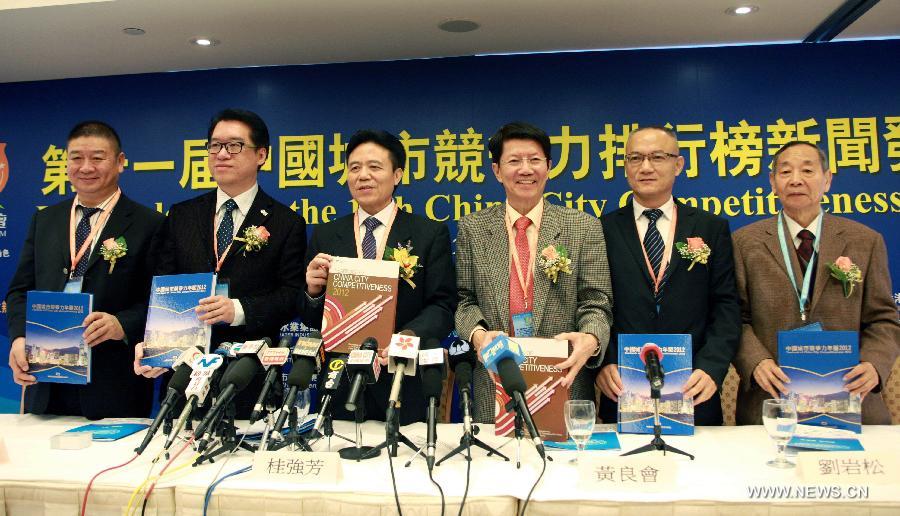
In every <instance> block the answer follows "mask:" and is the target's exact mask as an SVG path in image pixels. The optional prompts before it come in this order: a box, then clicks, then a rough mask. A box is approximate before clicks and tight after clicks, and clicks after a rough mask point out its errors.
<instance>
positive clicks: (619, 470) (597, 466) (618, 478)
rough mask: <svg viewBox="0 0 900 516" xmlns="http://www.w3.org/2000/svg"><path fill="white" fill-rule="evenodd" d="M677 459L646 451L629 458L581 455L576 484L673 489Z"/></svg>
mask: <svg viewBox="0 0 900 516" xmlns="http://www.w3.org/2000/svg"><path fill="white" fill-rule="evenodd" d="M677 478H678V462H676V461H675V459H674V458H672V457H669V456H663V455H661V454H657V453H646V454H642V455H634V456H628V457H603V456H591V455H582V456H581V457H579V458H578V484H579V486H580V487H581V488H582V489H592V490H593V489H597V488H604V487H606V488H610V487H612V488H615V489H616V490H626V491H628V490H633V491H674V490H675V487H676V479H677Z"/></svg>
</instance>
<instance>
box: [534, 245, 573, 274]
mask: <svg viewBox="0 0 900 516" xmlns="http://www.w3.org/2000/svg"><path fill="white" fill-rule="evenodd" d="M540 266H541V270H543V271H544V274H546V275H547V278H549V279H550V281H551V282H552V283H556V280H558V279H559V273H560V272H564V273H566V274H572V267H571V266H572V260H570V259H569V251H568V250H567V249H566V248H565V246H563V245H560V244H557V245H553V244H549V245H548V246H547V247H545V248H543V249H541V256H540Z"/></svg>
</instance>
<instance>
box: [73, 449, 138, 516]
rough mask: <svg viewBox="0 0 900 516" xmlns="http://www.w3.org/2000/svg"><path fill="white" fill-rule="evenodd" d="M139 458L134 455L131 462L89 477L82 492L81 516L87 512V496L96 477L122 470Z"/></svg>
mask: <svg viewBox="0 0 900 516" xmlns="http://www.w3.org/2000/svg"><path fill="white" fill-rule="evenodd" d="M139 456H140V454H138V453H135V454H134V457H132V458H131V460H129V461H128V462H125V463H122V464H119V465H118V466H113V467H111V468H106V469H104V470H103V471H101V472H99V473H97V474H96V475H94V476H93V477H91V481H90V482H88V485H87V489H85V490H84V499H83V500H82V501H81V516H84V514H85V511H87V499H88V494H90V492H91V486H92V485H94V480H97V477H99V476H100V475H102V474H104V473H106V472H107V471H112V470H114V469H119V468H123V467H125V466H127V465H129V464H131V463H132V462H134V459H136V458H138V457H139Z"/></svg>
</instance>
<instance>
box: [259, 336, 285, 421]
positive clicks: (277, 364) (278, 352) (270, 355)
mask: <svg viewBox="0 0 900 516" xmlns="http://www.w3.org/2000/svg"><path fill="white" fill-rule="evenodd" d="M263 340H264V341H266V342H270V341H269V339H263ZM291 340H293V337H291V336H290V335H285V336H283V337H281V339H279V341H278V346H276V347H274V348H271V347H268V345H266V344H263V346H265V348H264V349H261V350H260V351H259V352H258V354H259V361H260V363H261V364H262V365H263V367H264V368H266V369H267V371H266V378H265V380H263V386H262V390H261V391H259V397H257V398H256V405H254V406H253V411H252V412H250V424H251V425H252V424H253V423H256V422H257V421H258V420H259V418H260V416H262V413H263V408H264V407H263V404H264V403H265V402H266V397H267V396H268V395H269V391H270V390H271V389H272V387H273V386H274V385H275V379H276V378H278V377H279V376H280V374H279V373H280V372H281V366H282V365H284V363H285V362H286V361H287V359H288V356H289V355H290V353H291V349H290V348H291Z"/></svg>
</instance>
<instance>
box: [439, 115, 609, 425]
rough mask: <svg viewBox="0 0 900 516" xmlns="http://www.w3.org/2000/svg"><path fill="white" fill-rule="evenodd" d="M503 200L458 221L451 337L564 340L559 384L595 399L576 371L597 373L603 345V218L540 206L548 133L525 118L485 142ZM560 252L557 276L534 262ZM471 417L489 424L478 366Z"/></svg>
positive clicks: (587, 377) (484, 377) (489, 396)
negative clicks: (562, 264)
mask: <svg viewBox="0 0 900 516" xmlns="http://www.w3.org/2000/svg"><path fill="white" fill-rule="evenodd" d="M488 148H489V150H490V152H491V160H492V161H493V164H492V165H491V168H492V169H493V171H494V176H495V177H496V178H497V181H498V182H500V184H502V185H503V189H504V191H505V192H506V202H504V203H497V204H495V205H494V206H491V207H490V208H487V209H484V210H482V211H479V212H477V213H472V214H470V215H467V216H466V217H463V218H462V219H461V220H460V221H459V230H458V233H457V240H456V271H457V290H458V292H459V308H458V309H457V311H456V331H457V332H458V333H459V335H460V336H462V337H463V338H468V339H469V340H470V341H471V342H472V344H474V346H475V348H476V349H477V350H481V348H482V347H484V346H485V345H487V344H488V343H490V342H491V340H493V338H494V337H496V336H497V335H498V334H499V333H501V332H502V333H506V334H508V335H512V336H519V337H532V336H533V337H553V338H557V339H563V340H568V341H569V344H570V349H571V351H570V355H569V358H568V359H566V360H565V361H563V362H561V363H559V364H558V365H557V366H558V367H559V368H561V369H567V370H568V371H567V374H566V376H565V379H564V380H563V383H564V385H565V386H567V387H569V388H570V391H569V392H570V397H571V398H572V399H588V400H593V399H594V387H593V382H592V381H591V379H592V377H593V373H591V374H587V371H585V370H583V367H584V366H585V365H587V366H588V367H597V365H599V363H600V359H601V358H602V356H603V352H604V350H605V349H606V345H607V343H608V342H609V328H610V325H611V323H612V287H611V285H610V278H609V267H608V265H607V262H606V244H605V241H604V239H603V227H602V226H601V225H600V221H599V220H598V219H597V218H595V217H592V216H590V215H587V214H585V213H582V212H580V211H577V210H573V209H570V208H565V207H561V206H557V205H554V204H550V203H549V202H547V201H545V200H544V188H545V186H546V184H547V177H548V174H549V172H550V167H551V164H552V161H551V158H550V137H549V136H547V133H545V132H544V131H543V130H541V129H539V128H537V127H535V126H533V125H530V124H526V123H522V122H514V123H510V124H506V125H504V126H503V127H501V128H500V130H499V131H497V133H496V134H495V135H494V136H492V137H491V139H490V141H489V142H488ZM559 249H565V251H566V252H567V254H568V258H569V259H570V260H571V267H570V269H571V271H569V272H566V271H560V272H558V274H556V275H555V277H554V276H553V275H552V274H548V273H547V272H546V271H545V270H544V269H543V268H542V267H541V266H540V260H539V256H541V255H544V256H545V257H548V258H553V257H554V256H555V254H558V253H559V251H558V250H559ZM473 383H474V386H475V390H474V392H475V408H474V411H473V412H474V417H475V419H476V420H477V421H479V422H488V423H490V422H493V418H494V383H493V382H492V381H491V379H490V377H489V376H488V374H487V370H486V369H485V368H484V367H483V366H481V365H480V364H479V365H478V367H476V369H475V372H474V375H473Z"/></svg>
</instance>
